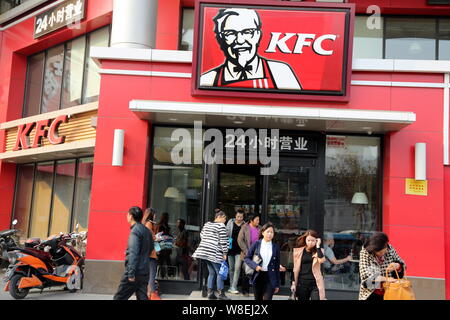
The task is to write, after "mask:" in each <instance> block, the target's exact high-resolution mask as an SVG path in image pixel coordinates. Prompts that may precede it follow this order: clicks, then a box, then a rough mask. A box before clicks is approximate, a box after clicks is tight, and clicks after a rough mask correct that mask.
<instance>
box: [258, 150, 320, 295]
mask: <svg viewBox="0 0 450 320" xmlns="http://www.w3.org/2000/svg"><path fill="white" fill-rule="evenodd" d="M315 164H316V160H315V159H299V158H296V159H284V160H283V161H281V162H280V168H279V170H278V173H277V174H275V175H272V176H268V177H267V180H268V182H267V188H268V192H267V219H265V221H270V222H272V223H273V224H274V225H275V228H276V231H277V232H276V237H275V240H274V241H275V242H276V243H278V245H279V246H280V248H281V264H282V265H283V266H285V267H286V268H287V272H286V273H281V286H282V287H289V286H290V279H291V272H292V269H293V261H292V252H293V248H294V247H295V242H296V239H297V237H298V236H299V235H301V234H302V233H303V232H304V231H306V230H307V229H310V228H312V229H316V230H317V229H318V226H317V223H316V219H315V218H316V217H315V213H316V210H315V206H316V203H317V202H316V200H317V197H316V195H317V191H316V190H317V179H316V167H315ZM317 231H320V230H317Z"/></svg>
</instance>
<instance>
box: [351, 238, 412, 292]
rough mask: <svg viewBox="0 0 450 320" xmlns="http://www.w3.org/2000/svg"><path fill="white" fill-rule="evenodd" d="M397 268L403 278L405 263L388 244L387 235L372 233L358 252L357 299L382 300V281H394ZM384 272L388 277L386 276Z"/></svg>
mask: <svg viewBox="0 0 450 320" xmlns="http://www.w3.org/2000/svg"><path fill="white" fill-rule="evenodd" d="M396 270H397V272H398V275H399V277H400V278H403V276H404V272H405V270H406V264H405V262H404V261H403V260H402V258H400V256H399V255H398V253H397V251H395V249H394V247H393V246H392V245H390V244H389V238H388V236H387V235H386V234H385V233H383V232H377V233H374V234H373V235H372V236H371V237H370V238H369V239H368V240H367V241H366V243H365V244H364V246H363V248H362V249H361V251H360V253H359V275H360V277H361V284H360V288H359V300H368V301H382V300H384V297H383V296H384V289H383V286H382V284H383V282H395V281H396V279H395V278H393V276H394V275H395V271H396ZM386 272H388V273H389V277H388V278H386Z"/></svg>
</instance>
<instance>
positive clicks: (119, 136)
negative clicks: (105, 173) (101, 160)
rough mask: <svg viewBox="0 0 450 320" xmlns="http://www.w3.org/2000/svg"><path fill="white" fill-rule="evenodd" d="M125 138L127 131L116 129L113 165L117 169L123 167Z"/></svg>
mask: <svg viewBox="0 0 450 320" xmlns="http://www.w3.org/2000/svg"><path fill="white" fill-rule="evenodd" d="M124 138H125V130H123V129H115V130H114V146H113V156H112V165H113V166H116V167H121V166H122V165H123V142H124Z"/></svg>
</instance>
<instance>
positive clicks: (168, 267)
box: [150, 127, 203, 281]
mask: <svg viewBox="0 0 450 320" xmlns="http://www.w3.org/2000/svg"><path fill="white" fill-rule="evenodd" d="M175 129H177V128H162V127H156V128H155V138H154V144H153V145H154V152H153V171H152V190H151V196H150V199H151V206H152V207H153V208H155V209H156V210H157V218H156V220H157V222H159V220H160V218H161V216H162V213H164V212H167V213H168V216H169V227H170V234H171V235H172V236H173V237H175V239H176V237H177V236H179V235H180V233H181V232H183V231H186V232H184V233H183V235H184V236H187V239H188V240H187V243H186V244H185V245H183V247H178V246H174V248H173V250H168V251H165V252H163V254H159V255H158V264H159V267H158V274H157V277H158V278H160V279H173V280H175V279H177V280H194V281H196V280H197V272H198V265H197V261H193V260H192V258H191V257H190V256H191V255H192V254H193V253H194V251H195V249H196V248H197V246H198V244H199V242H200V238H199V233H200V232H199V231H200V214H199V213H200V212H201V199H202V182H203V168H202V165H184V164H182V165H175V164H173V162H172V160H171V150H172V148H173V147H174V146H175V145H177V144H178V143H179V142H177V141H171V135H172V132H173V131H174V130H175ZM183 130H186V131H185V132H186V133H189V134H190V136H191V137H192V138H194V130H193V129H183ZM201 143H203V142H201ZM191 145H194V143H192V144H191ZM191 154H192V155H193V154H194V150H191ZM180 220H183V221H184V222H185V224H186V226H185V230H183V228H182V227H181V228H180V223H179V222H180ZM175 243H176V240H175Z"/></svg>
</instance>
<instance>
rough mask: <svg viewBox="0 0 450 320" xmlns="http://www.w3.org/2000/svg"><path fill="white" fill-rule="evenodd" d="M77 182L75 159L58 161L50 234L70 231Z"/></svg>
mask: <svg viewBox="0 0 450 320" xmlns="http://www.w3.org/2000/svg"><path fill="white" fill-rule="evenodd" d="M74 184H75V159H74V160H64V161H57V162H56V175H55V186H54V188H53V204H52V215H51V224H50V235H52V234H57V233H59V232H64V233H66V232H70V231H71V230H69V228H70V220H71V219H70V218H71V212H72V203H73V190H74Z"/></svg>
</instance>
